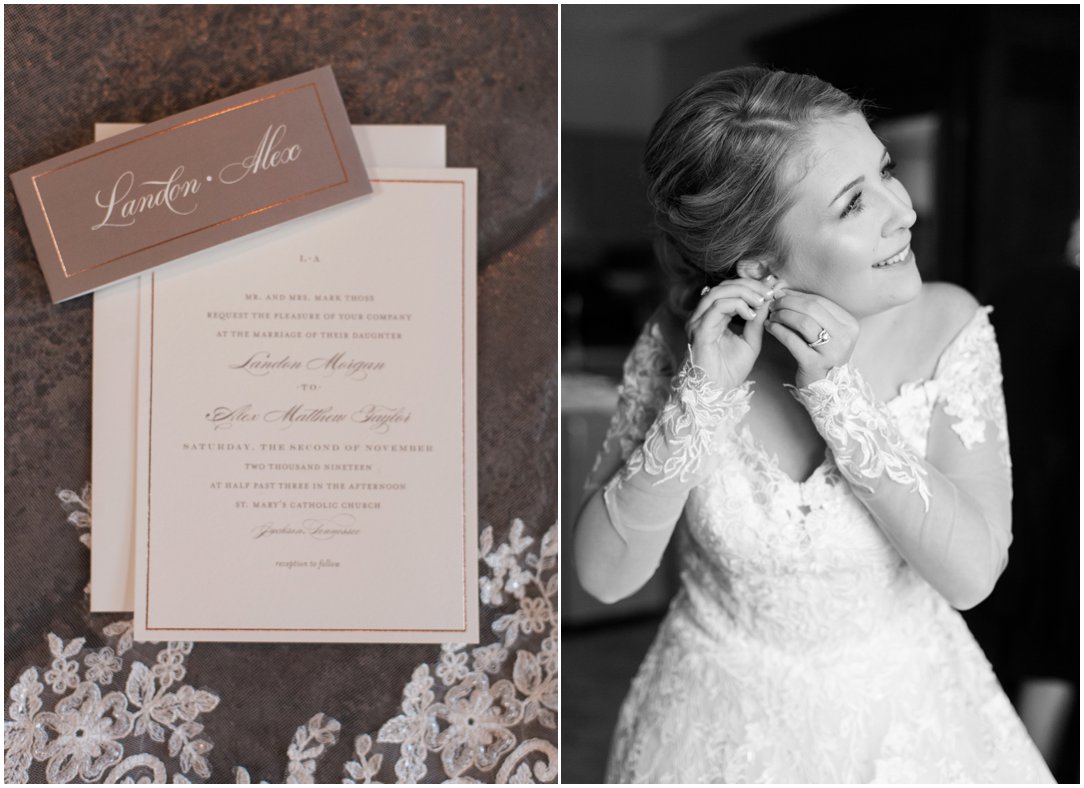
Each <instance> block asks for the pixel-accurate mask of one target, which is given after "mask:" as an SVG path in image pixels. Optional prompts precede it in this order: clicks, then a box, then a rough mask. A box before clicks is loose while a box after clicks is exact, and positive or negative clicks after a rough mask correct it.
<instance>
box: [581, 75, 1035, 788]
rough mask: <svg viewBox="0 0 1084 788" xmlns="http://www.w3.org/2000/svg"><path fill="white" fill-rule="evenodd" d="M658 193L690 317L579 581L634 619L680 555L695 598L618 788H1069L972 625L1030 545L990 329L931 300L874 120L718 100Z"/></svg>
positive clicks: (671, 139) (626, 744)
mask: <svg viewBox="0 0 1084 788" xmlns="http://www.w3.org/2000/svg"><path fill="white" fill-rule="evenodd" d="M645 167H646V171H647V176H648V180H649V184H650V185H649V196H650V199H651V201H652V204H653V205H654V208H655V210H656V215H657V218H658V223H659V226H660V228H661V230H662V233H663V238H664V240H665V245H666V247H667V254H666V255H665V257H666V259H665V260H664V264H666V265H667V267H668V269H669V271H670V273H671V275H672V288H671V297H670V299H669V302H668V303H667V304H666V305H664V306H663V307H660V309H659V310H658V311H657V312H656V313H655V316H654V317H653V318H652V319H651V321H649V323H648V324H647V326H645V328H644V330H643V333H642V334H641V336H640V338H639V340H638V341H637V343H636V345H635V347H634V348H633V350H632V353H631V354H630V356H629V358H628V360H627V361H626V364H625V370H624V380H623V383H622V385H621V389H620V395H621V396H620V401H619V405H618V410H617V414H616V415H615V417H614V419H613V422H612V424H611V429H610V432H609V434H608V436H607V440H606V442H605V444H604V446H603V451H602V453H601V455H600V457H599V460H598V462H597V464H596V467H595V470H594V472H593V473H592V476H591V479H590V480H589V481H588V499H587V501H586V503H585V505H584V508H583V510H582V511H581V513H580V516H579V519H578V522H577V526H576V536H575V557H576V566H577V570H578V572H579V574H580V577H581V580H582V582H583V585H584V587H585V588H586V589H588V590H589V591H590V592H591V593H593V594H594V595H596V596H597V597H598V598H600V599H602V600H604V601H613V600H616V599H620V598H622V597H624V596H627V595H628V594H631V593H632V592H634V591H635V590H636V589H638V588H639V587H640V586H641V585H642V584H643V583H644V582H646V581H647V579H648V578H649V577H650V576H651V574H652V573H653V572H654V570H655V568H656V566H657V565H658V563H659V560H660V558H661V556H662V553H663V550H664V549H665V548H666V546H667V544H668V542H669V541H670V539H671V537H672V536H673V537H674V538H676V539H678V543H679V555H680V560H681V570H682V571H681V577H682V589H681V591H680V592H679V594H678V596H677V597H676V599H675V600H674V602H673V603H672V605H671V608H670V612H669V614H668V615H667V617H666V619H665V621H664V622H663V624H662V626H661V628H660V631H659V634H658V636H657V638H656V640H655V643H654V645H653V646H652V648H651V650H650V652H649V653H648V656H647V658H646V659H645V661H644V663H643V665H642V666H641V668H640V671H639V673H638V675H637V677H636V679H635V680H634V682H633V684H632V688H631V690H630V692H629V695H628V697H627V699H626V701H625V704H624V707H623V709H622V712H621V715H620V719H619V721H618V726H617V731H616V734H615V739H614V744H613V749H612V751H611V756H610V766H609V775H608V779H609V781H611V782H872V781H878V782H1053V779H1052V777H1051V775H1050V773H1049V771H1048V770H1047V768H1046V766H1045V765H1044V763H1043V761H1042V759H1041V756H1040V755H1039V753H1038V751H1037V750H1036V749H1035V747H1034V745H1033V744H1032V743H1031V741H1030V740H1029V739H1028V737H1027V734H1026V732H1025V730H1024V728H1023V726H1022V724H1021V723H1020V721H1019V719H1018V718H1017V716H1016V714H1015V713H1014V711H1013V709H1012V707H1011V705H1010V704H1009V701H1008V700H1007V698H1006V697H1005V695H1004V693H1003V692H1002V690H1001V688H1000V687H999V686H998V684H997V682H996V680H995V678H994V676H993V673H992V672H991V670H990V667H989V664H988V663H987V661H986V659H985V658H984V656H983V654H982V651H981V650H980V649H979V647H978V646H977V645H976V643H975V641H974V640H973V638H972V637H971V635H970V633H969V632H968V630H967V628H966V626H965V625H964V623H963V620H962V618H961V617H960V615H959V613H957V612H956V611H957V610H962V609H967V608H970V607H972V606H974V605H976V604H978V603H979V602H980V601H982V599H983V598H985V597H986V595H987V594H989V592H990V590H991V589H992V587H993V585H994V583H995V582H996V580H997V578H998V576H999V574H1000V573H1001V571H1002V570H1003V569H1004V567H1005V564H1006V560H1007V555H1008V547H1009V542H1010V541H1011V531H1010V498H1011V494H1012V493H1011V480H1010V467H1009V455H1008V442H1007V436H1006V426H1005V417H1004V405H1003V400H1002V394H1001V372H1000V366H999V359H998V352H997V345H996V343H995V340H994V334H993V330H992V328H991V326H990V323H989V321H988V319H987V312H988V311H989V310H988V309H985V308H983V307H980V306H979V305H978V304H977V302H976V301H975V300H974V298H972V296H970V295H969V294H968V293H967V292H965V291H964V290H962V289H960V288H958V287H955V286H953V285H948V284H933V283H927V284H923V283H922V282H921V280H920V278H919V274H918V271H917V268H916V266H915V258H914V253H913V252H912V250H911V247H910V240H911V227H912V225H913V224H914V222H915V212H914V210H912V207H911V201H910V198H909V197H908V195H907V191H906V189H905V188H904V187H903V185H902V184H901V183H900V182H899V181H898V180H896V179H895V178H894V177H893V175H892V169H893V165H892V160H891V157H890V156H889V154H888V152H887V151H886V150H885V148H884V146H883V145H882V143H881V141H880V140H879V139H878V138H877V136H876V135H874V134H873V132H871V131H870V128H869V126H868V124H867V122H866V120H865V118H864V116H863V114H862V107H861V105H860V104H859V103H858V102H856V101H855V100H853V99H851V98H850V97H849V96H847V95H846V94H844V93H842V92H841V91H839V90H837V89H835V88H833V87H832V86H830V85H828V84H826V83H824V82H821V81H820V80H817V79H815V78H813V77H808V76H798V75H794V74H788V73H783V72H773V71H767V70H764V69H759V68H745V69H737V70H733V71H724V72H720V73H717V74H713V75H710V76H708V77H706V78H704V79H703V80H701V81H700V82H699V83H698V84H697V85H695V86H694V87H693V88H691V89H690V90H688V91H687V92H685V93H684V94H682V95H681V96H679V97H678V98H677V99H676V100H675V101H674V102H673V103H672V104H670V106H669V107H668V108H667V109H666V110H665V111H664V112H663V114H662V117H661V118H660V119H659V120H658V122H657V123H656V125H655V128H654V129H653V131H652V133H651V137H650V139H649V141H648V145H647V150H646V155H645ZM683 512H684V520H683V524H682V526H681V527H680V528H678V529H677V532H676V534H675V526H676V524H677V523H678V520H679V517H681V515H682V513H683Z"/></svg>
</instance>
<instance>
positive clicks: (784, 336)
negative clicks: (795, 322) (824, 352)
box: [767, 319, 812, 364]
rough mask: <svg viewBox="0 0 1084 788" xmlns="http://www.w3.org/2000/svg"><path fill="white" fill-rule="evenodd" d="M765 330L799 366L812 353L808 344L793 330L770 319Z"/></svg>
mask: <svg viewBox="0 0 1084 788" xmlns="http://www.w3.org/2000/svg"><path fill="white" fill-rule="evenodd" d="M767 329H768V332H769V333H770V334H771V335H772V336H773V337H775V338H776V339H778V340H779V341H780V342H781V343H782V345H783V347H785V348H786V349H787V350H788V351H790V354H791V355H792V356H794V359H795V360H796V361H797V362H798V363H799V364H801V363H802V362H803V360H806V359H807V357H808V356H809V354H810V353H811V352H812V351H811V350H810V348H809V343H808V342H806V341H805V338H804V337H803V336H802V335H801V334H799V333H798V332H797V331H795V330H794V329H793V328H791V327H789V326H787V325H785V324H783V323H779V322H776V321H775V320H774V319H772V320H770V321H769V322H768V323H767Z"/></svg>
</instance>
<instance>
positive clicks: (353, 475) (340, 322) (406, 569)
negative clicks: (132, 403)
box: [135, 169, 478, 643]
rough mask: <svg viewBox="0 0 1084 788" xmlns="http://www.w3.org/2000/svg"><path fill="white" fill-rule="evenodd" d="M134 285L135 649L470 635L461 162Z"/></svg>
mask: <svg viewBox="0 0 1084 788" xmlns="http://www.w3.org/2000/svg"><path fill="white" fill-rule="evenodd" d="M372 178H373V180H372V183H373V187H374V190H373V193H372V194H370V195H368V196H367V197H364V198H362V199H361V200H357V201H354V202H351V203H348V204H345V205H340V206H336V207H334V208H329V209H328V210H326V211H322V212H320V213H319V214H316V215H314V216H310V217H307V218H306V219H304V220H303V221H300V222H295V223H293V224H291V225H290V226H289V227H281V228H273V229H270V230H268V231H267V232H265V233H260V234H259V235H254V236H250V237H248V238H244V239H240V240H239V241H237V242H235V243H233V244H230V245H229V249H228V250H225V249H224V250H223V251H222V255H223V257H225V256H226V255H227V254H228V261H227V260H225V259H223V260H219V259H216V256H215V254H213V253H207V254H205V255H202V256H201V259H198V260H191V261H186V262H185V263H184V264H183V265H179V266H166V267H163V268H160V269H158V270H156V271H154V272H152V273H151V274H150V275H149V276H144V277H141V278H140V306H139V321H140V331H139V359H140V360H139V395H138V403H139V405H138V415H139V423H138V428H137V451H136V461H137V469H138V470H137V482H136V485H137V486H136V530H137V542H136V588H135V630H136V637H137V638H139V639H141V640H224V641H295V642H297V641H302V642H305V641H308V642H321V641H325V642H377V643H408V642H411V643H450V642H458V643H469V642H476V641H477V636H478V575H477V572H478V555H477V540H478V529H477V522H478V520H477V470H476V463H477V457H476V453H477V447H476V431H477V426H476V407H477V395H476V382H475V381H476V340H475V314H476V307H475V289H476V255H477V253H476V227H477V213H476V204H477V202H476V200H477V198H476V173H475V171H474V170H471V169H430V170H420V169H400V170H391V169H388V170H384V169H374V170H373V171H372Z"/></svg>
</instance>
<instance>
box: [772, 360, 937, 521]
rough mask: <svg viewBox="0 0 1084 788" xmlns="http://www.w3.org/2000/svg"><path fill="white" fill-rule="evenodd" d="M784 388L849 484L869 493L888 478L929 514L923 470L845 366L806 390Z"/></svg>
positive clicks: (853, 371)
mask: <svg viewBox="0 0 1084 788" xmlns="http://www.w3.org/2000/svg"><path fill="white" fill-rule="evenodd" d="M788 388H789V389H790V391H791V393H792V394H794V397H795V399H797V400H798V401H799V402H801V403H802V404H803V405H805V407H806V410H808V411H809V415H810V417H811V418H812V419H813V423H814V424H815V425H816V427H817V430H818V431H819V432H820V434H821V435H822V436H823V437H824V440H825V441H826V442H827V443H828V445H829V446H831V447H832V453H833V454H834V455H835V460H836V465H838V466H839V469H840V470H841V471H842V472H843V474H844V475H845V476H846V477H847V479H848V480H849V481H850V482H851V483H852V484H857V485H859V486H860V487H862V488H863V489H865V490H868V491H870V492H873V486H872V485H871V484H870V481H871V480H877V479H880V478H881V477H883V476H888V478H889V479H891V480H892V481H894V482H897V483H899V484H903V485H906V486H908V487H910V488H911V489H912V490H914V491H915V492H917V493H918V494H919V496H921V498H922V503H923V505H924V506H925V508H926V511H929V509H930V491H929V488H928V487H927V485H926V469H925V468H923V467H922V464H921V463H920V461H919V458H918V457H917V456H916V455H915V453H914V450H913V449H912V448H911V447H910V446H908V445H907V442H906V441H905V440H904V439H903V437H902V436H901V435H900V432H899V430H898V429H897V428H896V425H895V424H893V423H892V417H891V415H890V414H889V412H888V410H887V409H886V408H885V407H884V406H882V405H880V404H879V403H878V402H877V400H876V398H875V397H874V396H873V392H872V391H871V390H870V388H869V386H868V385H867V384H866V382H865V381H864V380H863V379H862V376H861V375H860V374H859V373H858V370H856V369H853V368H852V367H851V366H850V365H849V364H845V365H843V366H841V367H833V368H832V369H831V370H830V371H829V372H828V375H827V376H826V377H825V378H824V379H822V380H817V381H814V382H813V383H811V384H809V385H808V386H806V387H805V388H800V389H797V388H794V387H793V386H790V387H788Z"/></svg>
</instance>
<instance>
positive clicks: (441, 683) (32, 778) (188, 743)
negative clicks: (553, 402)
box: [4, 486, 557, 783]
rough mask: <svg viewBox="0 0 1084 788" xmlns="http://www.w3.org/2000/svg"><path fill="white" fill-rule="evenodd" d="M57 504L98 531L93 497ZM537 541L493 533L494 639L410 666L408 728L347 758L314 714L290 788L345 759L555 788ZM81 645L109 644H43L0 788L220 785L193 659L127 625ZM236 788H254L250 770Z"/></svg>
mask: <svg viewBox="0 0 1084 788" xmlns="http://www.w3.org/2000/svg"><path fill="white" fill-rule="evenodd" d="M60 498H61V500H63V501H64V502H65V503H66V504H68V505H70V506H73V507H77V508H76V510H75V511H73V512H72V515H78V516H74V517H73V516H71V515H69V522H71V523H72V524H73V525H75V526H76V527H77V528H80V529H90V525H91V520H90V511H89V508H90V506H89V504H90V491H89V486H88V487H87V488H85V489H84V490H83V492H82V493H81V494H76V493H74V492H72V491H70V490H62V491H61V492H60ZM85 536H87V533H83V534H82V535H81V538H82V537H85ZM535 541H536V540H535V539H534V538H532V537H531V536H529V535H528V530H527V528H526V526H525V525H524V523H523V522H522V521H518V520H517V521H515V522H513V523H512V526H511V529H510V532H509V536H508V539H507V541H504V542H500V543H497V542H495V540H494V536H493V529H492V528H490V527H487V528H485V529H484V530H483V531H482V534H481V541H480V545H479V555H480V556H481V559H480V563H481V564H482V566H481V567H480V580H479V594H480V597H481V602H482V605H483V609H489V610H490V611H496V612H498V613H502V614H499V615H496V616H495V617H494V618H493V622H492V625H491V631H490V632H489V633H488V636H486V637H484V638H483V642H482V643H481V644H479V645H478V646H466V645H464V644H449V645H445V646H443V647H442V648H441V651H440V656H439V659H437V660H436V661H435V662H433V663H430V662H425V663H421V664H419V665H417V666H416V667H415V668H414V671H413V675H412V676H411V678H410V681H409V682H408V683H407V684H406V685H405V686H404V687H403V688H402V703H401V706H400V713H399V714H397V715H396V716H394V717H392V718H391V719H389V720H387V721H386V722H385V723H384V724H383V725H382V726H381V727H380V728H379V730H377V731H370V732H363V733H357V734H355V736H354V739H353V748H352V750H349V751H346V750H343V749H342V748H336V745H337V744H338V742H339V740H340V738H341V736H342V733H343V731H342V725H341V724H340V722H339V721H338V720H336V719H333V718H331V717H329V716H328V715H327V714H325V713H323V712H317V713H315V714H313V715H312V716H311V717H310V718H309V719H308V720H307V721H305V722H303V723H302V724H301V725H299V726H298V728H297V730H296V732H295V734H294V736H293V739H292V740H291V741H290V742H289V743H288V745H287V746H286V751H285V758H284V769H283V773H284V778H283V779H284V781H285V782H288V783H314V782H315V781H316V771H317V766H318V765H320V766H321V768H323V764H322V763H320V762H321V761H324V760H326V759H329V758H332V757H338V758H340V759H343V760H340V761H339V763H341V767H340V774H341V778H342V782H344V783H380V782H396V781H398V782H411V783H416V782H431V781H434V780H443V781H445V782H460V783H463V782H492V781H496V782H520V783H533V782H555V781H556V777H557V750H556V747H555V746H554V744H553V742H552V738H553V732H555V731H556V728H557V610H556V601H557V599H556V597H557V534H556V527H550V528H549V529H548V530H547V531H546V532H545V534H544V535H543V536H542V538H541V541H540V542H539V543H538V544H536V543H535ZM88 635H89V638H98V637H100V635H104V637H105V638H106V641H107V645H105V646H103V647H100V648H94V647H88V646H87V642H88V639H89V638H88V637H79V638H75V639H73V640H70V641H68V642H64V641H63V640H62V639H61V638H59V637H58V636H56V635H55V634H53V633H49V635H48V637H47V641H48V646H49V653H50V656H51V657H52V659H51V661H50V663H49V665H48V667H46V666H35V667H29V668H27V669H25V670H24V671H23V672H22V674H21V675H20V676H19V679H18V681H17V682H16V683H15V685H14V686H13V687H12V688H11V690H10V692H9V693H8V695H9V698H10V699H11V704H10V705H9V707H8V716H7V719H6V720H5V723H4V731H5V736H4V778H5V781H6V782H9V783H27V782H39V781H41V780H42V779H43V778H44V780H45V781H47V782H49V783H69V782H98V781H103V782H106V783H117V782H154V783H164V782H166V781H167V778H168V779H169V780H170V781H171V782H173V783H188V782H192V781H197V782H202V781H204V780H206V781H215V782H224V780H223V777H224V775H217V774H214V773H213V772H212V768H211V763H210V761H209V758H208V755H209V753H210V752H211V750H212V749H213V747H214V744H213V743H212V740H211V738H210V734H211V732H212V731H213V730H214V729H215V725H214V715H213V712H214V711H215V709H216V707H218V705H219V704H220V702H221V700H222V696H221V693H219V692H217V691H214V690H211V689H206V688H196V687H195V686H193V685H192V684H190V683H186V681H185V679H186V678H187V677H188V674H189V670H190V668H189V660H190V658H191V655H192V653H193V650H194V646H193V644H192V643H185V642H170V643H168V644H166V645H165V646H164V647H163V646H161V645H156V644H150V643H135V642H133V637H132V622H131V621H123V620H122V621H117V622H114V623H112V624H109V625H107V626H105V627H104V630H103V631H102V632H101V633H100V635H99V633H88ZM333 753H338V755H334V754H333ZM344 755H346V756H347V757H348V758H349V759H345V758H344ZM230 777H231V778H232V781H233V782H236V783H248V782H250V781H251V777H250V775H249V771H248V769H247V768H245V767H244V766H242V765H237V766H235V767H234V769H233V772H232V774H231V775H230Z"/></svg>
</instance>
